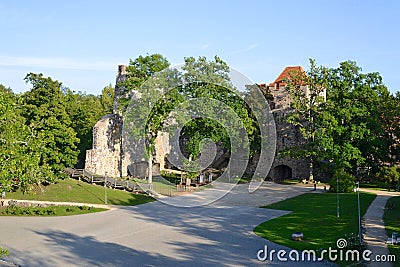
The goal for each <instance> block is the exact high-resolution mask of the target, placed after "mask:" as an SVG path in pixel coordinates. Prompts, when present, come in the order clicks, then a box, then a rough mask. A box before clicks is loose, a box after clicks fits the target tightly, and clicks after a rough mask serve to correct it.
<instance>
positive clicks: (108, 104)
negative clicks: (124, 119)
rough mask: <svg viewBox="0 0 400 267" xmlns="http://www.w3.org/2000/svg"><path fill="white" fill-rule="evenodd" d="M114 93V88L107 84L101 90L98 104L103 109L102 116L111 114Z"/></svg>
mask: <svg viewBox="0 0 400 267" xmlns="http://www.w3.org/2000/svg"><path fill="white" fill-rule="evenodd" d="M114 92H115V88H114V87H113V86H112V85H111V84H109V85H107V86H106V87H104V88H103V90H102V91H101V96H100V103H101V106H102V108H103V111H102V113H103V114H102V115H106V114H112V113H113V108H114Z"/></svg>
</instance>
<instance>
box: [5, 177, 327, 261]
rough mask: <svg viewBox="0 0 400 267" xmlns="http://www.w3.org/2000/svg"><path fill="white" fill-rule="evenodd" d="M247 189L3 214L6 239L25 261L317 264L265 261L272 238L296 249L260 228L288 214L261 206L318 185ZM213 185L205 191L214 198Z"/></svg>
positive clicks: (15, 254)
mask: <svg viewBox="0 0 400 267" xmlns="http://www.w3.org/2000/svg"><path fill="white" fill-rule="evenodd" d="M246 190H247V186H246V185H239V186H238V187H237V188H236V189H235V190H234V191H232V193H231V194H232V195H227V196H226V198H222V199H221V200H220V201H219V202H215V203H213V204H212V205H207V206H202V207H196V208H179V207H174V206H170V205H166V204H163V203H161V202H152V203H147V204H143V205H138V206H134V207H121V208H117V209H113V210H109V211H105V212H100V213H94V214H85V215H78V216H68V217H1V218H0V245H2V246H4V247H6V248H8V249H9V251H10V257H9V260H11V261H13V262H15V263H17V264H19V265H21V266H174V267H176V266H265V265H268V266H282V265H284V266H310V263H306V262H303V263H299V262H295V263H293V262H279V261H277V260H276V261H268V262H260V261H258V260H257V257H256V254H257V252H258V251H259V250H260V249H263V248H264V246H265V245H267V246H268V249H269V251H270V250H272V249H275V250H279V249H285V250H286V251H288V248H285V247H282V246H279V245H277V244H274V243H272V242H270V241H267V240H265V239H263V238H261V237H258V236H257V235H255V234H254V233H253V228H254V227H255V226H256V225H258V224H260V223H261V222H264V221H266V220H270V219H273V218H276V217H278V216H282V215H283V214H286V213H287V212H286V211H279V210H268V209H260V208H257V207H256V206H258V205H260V203H261V204H267V203H271V202H276V201H280V200H282V199H283V198H288V197H293V196H295V195H298V194H302V193H304V192H307V191H310V189H309V188H301V187H293V186H283V185H277V184H271V183H266V184H265V185H263V186H262V188H260V190H259V191H257V192H255V193H253V194H248V193H246V192H247V191H246ZM207 191H209V190H206V191H204V192H199V193H200V194H201V195H202V197H205V198H207V193H206V192H207ZM210 192H212V191H210ZM195 194H197V193H195ZM242 194H246V195H247V197H245V196H243V195H242ZM182 197H185V200H186V201H188V199H187V197H186V196H182ZM198 199H201V197H199V198H198ZM245 199H247V200H245ZM327 264H328V263H318V264H316V263H313V264H311V265H316V266H326V265H327Z"/></svg>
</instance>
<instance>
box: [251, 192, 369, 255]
mask: <svg viewBox="0 0 400 267" xmlns="http://www.w3.org/2000/svg"><path fill="white" fill-rule="evenodd" d="M339 196H340V197H339V199H340V218H338V217H337V209H336V207H337V206H336V194H334V193H321V194H315V193H314V194H313V193H308V194H304V195H300V196H297V197H294V198H291V199H287V200H284V201H281V202H278V203H274V204H272V205H269V206H266V207H265V208H270V209H279V210H288V211H292V212H291V213H289V214H287V215H285V216H282V217H279V218H276V219H273V220H270V221H266V222H264V223H262V224H260V225H258V226H257V227H256V228H255V229H254V232H255V233H256V234H257V235H259V236H261V237H263V238H266V239H268V240H270V241H273V242H275V243H278V244H281V245H284V246H287V247H290V248H294V249H298V250H305V249H310V250H316V251H317V250H319V249H320V248H322V249H328V247H329V246H331V247H332V248H335V247H336V241H337V240H338V239H339V238H344V237H345V236H346V235H351V234H352V233H355V234H357V233H358V216H357V214H358V212H357V194H356V193H348V194H339ZM375 197H376V195H373V194H368V193H361V194H360V199H361V201H360V202H361V214H364V213H365V212H366V210H367V208H368V206H369V205H370V204H371V202H372V201H373V200H374V199H375ZM297 231H300V232H303V233H304V241H300V242H299V241H292V240H291V235H292V233H294V232H297Z"/></svg>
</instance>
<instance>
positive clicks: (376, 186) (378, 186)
mask: <svg viewBox="0 0 400 267" xmlns="http://www.w3.org/2000/svg"><path fill="white" fill-rule="evenodd" d="M360 187H362V188H368V189H372V190H380V191H388V186H387V185H386V184H385V183H384V182H381V181H373V182H368V183H367V182H361V183H360Z"/></svg>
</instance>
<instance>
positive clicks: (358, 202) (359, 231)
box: [354, 181, 362, 245]
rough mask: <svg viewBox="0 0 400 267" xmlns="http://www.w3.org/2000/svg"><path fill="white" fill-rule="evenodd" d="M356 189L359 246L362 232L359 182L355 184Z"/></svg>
mask: <svg viewBox="0 0 400 267" xmlns="http://www.w3.org/2000/svg"><path fill="white" fill-rule="evenodd" d="M356 184H357V188H355V189H354V190H357V208H358V239H359V241H360V245H361V244H362V232H361V211H360V181H358V182H356Z"/></svg>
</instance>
